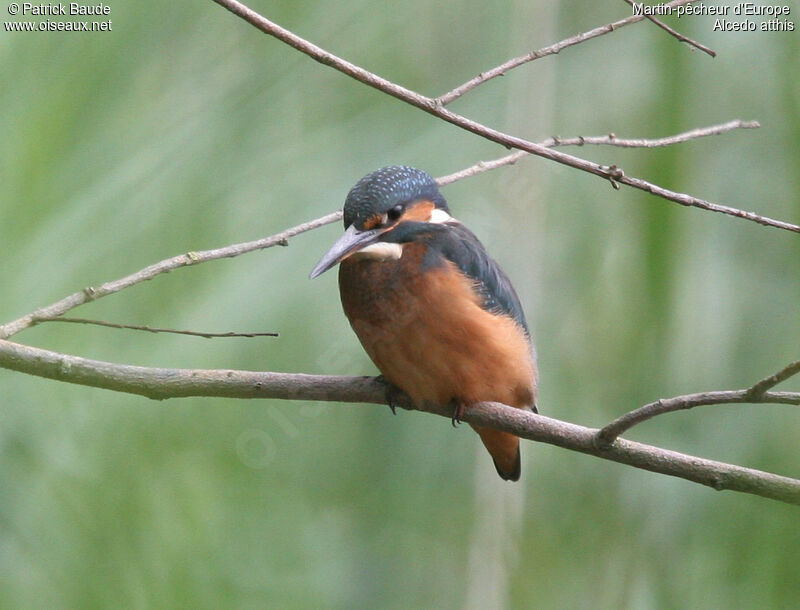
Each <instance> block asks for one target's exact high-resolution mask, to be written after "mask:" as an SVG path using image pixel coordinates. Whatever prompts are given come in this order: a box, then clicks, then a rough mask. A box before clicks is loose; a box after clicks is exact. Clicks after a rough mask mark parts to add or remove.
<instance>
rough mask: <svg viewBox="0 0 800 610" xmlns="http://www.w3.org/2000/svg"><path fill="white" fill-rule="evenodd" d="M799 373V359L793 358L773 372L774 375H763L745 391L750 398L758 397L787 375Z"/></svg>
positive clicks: (783, 379) (787, 376)
mask: <svg viewBox="0 0 800 610" xmlns="http://www.w3.org/2000/svg"><path fill="white" fill-rule="evenodd" d="M798 373H800V360H795V361H794V362H792V363H791V364H787V365H786V366H785V367H783V368H782V369H781V370H780V371H778V372H777V373H775V374H774V375H770V376H769V377H765V378H764V379H762V380H761V381H759V382H758V383H754V384H753V385H752V386H751V387H750V389H749V390H747V393H748V395H749V397H750V399H754V398H758V397H760V396H763V395H764V393H765V392H766V391H767V390H769V389H770V388H773V387H775V386H776V385H778V384H779V383H781V382H782V381H786V380H787V379H789V377H792V376H794V375H797V374H798Z"/></svg>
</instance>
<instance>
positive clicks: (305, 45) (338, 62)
mask: <svg viewBox="0 0 800 610" xmlns="http://www.w3.org/2000/svg"><path fill="white" fill-rule="evenodd" d="M679 1H680V2H681V3H687V2H689V1H694V0H679ZM214 2H216V3H217V4H219V5H221V6H223V7H225V8H226V9H228V10H229V11H231V12H232V13H234V14H235V15H238V16H239V17H241V18H242V19H244V20H245V21H247V22H248V23H250V24H251V25H253V26H254V27H256V28H258V29H259V30H261V31H262V32H264V33H265V34H269V35H270V36H274V37H275V38H277V39H278V40H281V41H282V42H284V43H286V44H288V45H289V46H291V47H293V48H295V49H297V50H298V51H301V52H302V53H305V54H306V55H308V56H309V57H311V58H312V59H314V60H316V61H318V62H320V63H322V64H324V65H326V66H330V67H332V68H334V69H336V70H338V71H340V72H342V73H344V74H347V75H348V76H350V77H352V78H354V79H356V80H358V81H359V82H362V83H364V84H366V85H369V86H370V87H374V88H375V89H378V90H380V91H383V92H384V93H388V94H389V95H391V96H393V97H396V98H398V99H400V100H402V101H404V102H406V103H408V104H410V105H412V106H415V107H417V108H419V109H421V110H424V111H425V112H427V113H428V114H431V115H433V116H435V117H438V118H440V119H442V120H444V121H447V122H448V123H451V124H453V125H456V126H457V127H460V128H461V129H464V130H466V131H469V132H471V133H474V134H476V135H478V136H480V137H482V138H485V139H487V140H490V141H492V142H496V143H498V144H501V145H503V146H506V147H507V148H516V149H519V150H524V151H527V152H529V153H531V154H534V155H537V156H539V157H543V158H545V159H550V160H551V161H556V162H557V163H561V164H563V165H567V166H569V167H574V168H575V169H579V170H581V171H584V172H588V173H590V174H594V175H596V176H600V177H601V178H604V179H606V180H608V181H609V182H610V183H611V184H612V185H617V184H626V185H628V186H632V187H634V188H637V189H640V190H643V191H646V192H648V193H651V194H653V195H656V196H658V197H661V198H663V199H667V200H669V201H673V202H675V203H679V204H681V205H684V206H688V207H696V208H700V209H703V210H708V211H712V212H719V213H721V214H727V215H729V216H735V217H737V218H743V219H745V220H750V221H753V222H756V223H758V224H761V225H764V226H770V227H776V228H779V229H784V230H787V231H793V232H795V233H800V226H798V225H795V224H792V223H789V222H784V221H780V220H774V219H772V218H768V217H766V216H761V215H759V214H755V213H754V212H747V211H744V210H739V209H737V208H732V207H729V206H725V205H720V204H717V203H712V202H710V201H706V200H704V199H699V198H697V197H692V196H691V195H686V194H684V193H677V192H675V191H671V190H669V189H666V188H663V187H661V186H658V185H656V184H652V183H650V182H647V181H646V180H642V179H641V178H634V177H632V176H626V175H625V172H623V171H622V170H621V169H620V168H617V167H616V166H614V165H611V166H608V165H600V164H598V163H593V162H591V161H587V160H586V159H581V158H579V157H574V156H572V155H568V154H566V153H562V152H560V151H557V150H553V149H552V148H547V147H546V146H542V145H541V144H536V143H534V142H529V141H528V140H524V139H522V138H518V137H515V136H511V135H509V134H507V133H503V132H501V131H498V130H496V129H492V128H490V127H487V126H485V125H482V124H481V123H477V122H476V121H473V120H471V119H468V118H466V117H464V116H462V115H459V114H456V113H454V112H451V111H450V110H448V109H447V108H444V107H443V106H442V105H441V104H439V103H437V101H436V100H434V99H432V98H430V97H426V96H424V95H421V94H419V93H417V92H415V91H411V90H410V89H406V88H405V87H401V86H400V85H397V84H395V83H393V82H391V81H388V80H386V79H385V78H382V77H380V76H378V75H376V74H373V73H372V72H369V71H367V70H364V69H363V68H360V67H359V66H356V65H355V64H352V63H350V62H349V61H345V60H344V59H341V58H339V57H337V56H336V55H333V54H332V53H330V52H328V51H325V50H324V49H322V48H320V47H318V46H316V45H315V44H313V43H311V42H309V41H307V40H305V39H303V38H301V37H299V36H297V35H296V34H294V33H293V32H290V31H289V30H287V29H285V28H282V27H280V26H279V25H277V24H275V23H273V22H272V21H270V20H269V19H266V18H265V17H263V16H261V15H259V14H258V13H256V12H255V11H253V10H251V9H249V8H248V7H246V6H245V5H243V4H242V3H241V2H237V1H236V0H214ZM672 4H675V3H672ZM642 18H643V17H642ZM0 336H2V335H0Z"/></svg>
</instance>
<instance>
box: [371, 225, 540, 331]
mask: <svg viewBox="0 0 800 610" xmlns="http://www.w3.org/2000/svg"><path fill="white" fill-rule="evenodd" d="M384 239H385V240H386V241H394V242H398V243H402V242H409V241H424V242H426V244H427V246H428V249H427V252H426V254H425V257H424V259H423V265H424V266H425V267H426V268H431V267H438V266H440V265H442V264H444V261H451V262H452V263H454V264H455V265H456V266H457V267H458V268H459V269H460V270H461V272H462V273H464V274H465V275H466V276H467V277H469V278H470V279H471V280H473V281H474V282H475V286H476V289H477V290H478V292H479V293H480V295H481V297H482V299H483V308H484V309H486V310H487V311H491V312H496V313H501V314H505V315H507V316H510V317H511V318H513V319H514V320H515V321H516V322H517V324H519V325H520V326H521V327H522V328H523V329H525V332H526V334H530V333H529V331H528V325H527V323H526V321H525V314H524V313H523V311H522V305H521V304H520V302H519V297H518V296H517V293H516V291H515V290H514V287H513V286H512V285H511V280H509V279H508V276H506V274H505V273H504V272H503V270H502V269H501V268H500V265H498V264H497V262H495V261H494V259H492V258H491V257H490V256H489V254H488V253H487V252H486V249H485V248H484V247H483V244H481V242H480V240H479V239H478V238H477V237H476V236H475V234H474V233H473V232H472V231H470V230H469V229H468V228H467V227H465V226H464V225H462V224H461V223H460V222H457V221H454V222H446V223H443V224H432V223H427V222H403V223H400V224H399V225H398V226H397V227H396V228H395V229H394V230H392V231H389V232H388V233H387V234H386V235H385V237H384Z"/></svg>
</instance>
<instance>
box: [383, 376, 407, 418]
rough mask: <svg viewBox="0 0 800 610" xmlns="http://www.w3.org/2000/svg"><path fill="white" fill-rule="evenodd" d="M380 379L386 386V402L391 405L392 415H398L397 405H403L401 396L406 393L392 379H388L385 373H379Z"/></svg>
mask: <svg viewBox="0 0 800 610" xmlns="http://www.w3.org/2000/svg"><path fill="white" fill-rule="evenodd" d="M378 381H380V382H381V383H382V384H383V385H384V386H386V391H385V396H386V404H388V405H389V409H391V411H392V415H397V407H402V404H401V400H400V398H401V396H403V395H404V392H403V391H402V390H401V389H400V388H398V387H397V386H396V385H394V384H393V383H391V382H390V381H387V379H386V377H384V376H383V375H378Z"/></svg>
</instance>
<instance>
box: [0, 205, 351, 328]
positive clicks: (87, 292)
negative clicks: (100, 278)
mask: <svg viewBox="0 0 800 610" xmlns="http://www.w3.org/2000/svg"><path fill="white" fill-rule="evenodd" d="M341 217H342V213H341V212H340V211H337V212H331V213H330V214H327V215H326V216H323V217H321V218H317V219H315V220H311V221H309V222H305V223H303V224H300V225H297V226H296V227H292V228H291V229H287V230H286V231H283V232H281V233H277V234H276V235H272V236H271V237H265V238H263V239H256V240H254V241H249V242H245V243H241V244H233V245H231V246H225V247H224V248H216V249H214V250H201V251H198V252H187V253H186V254H179V255H178V256H173V257H172V258H168V259H165V260H163V261H160V262H158V263H155V264H153V265H149V266H147V267H145V268H144V269H142V270H140V271H137V272H136V273H132V274H131V275H126V276H125V277H123V278H120V279H118V280H114V281H112V282H106V283H105V284H101V285H100V286H87V287H86V288H84V289H83V290H81V291H79V292H76V293H74V294H71V295H69V296H68V297H65V298H63V299H61V300H60V301H57V302H55V303H53V304H52V305H48V306H47V307H42V308H40V309H37V310H36V311H34V312H33V313H30V314H27V315H25V316H22V317H21V318H18V319H17V320H13V321H11V322H8V323H7V324H3V325H2V326H0V339H7V338H9V337H11V336H12V335H15V334H16V333H18V332H20V331H22V330H25V329H26V328H29V327H30V326H33V325H34V324H36V323H37V322H39V321H41V320H49V319H52V318H56V317H58V316H61V315H62V314H64V313H66V312H68V311H69V310H70V309H74V308H75V307H78V306H79V305H83V304H84V303H88V302H89V301H95V300H97V299H99V298H101V297H104V296H108V295H109V294H114V293H115V292H119V291H120V290H123V289H125V288H129V287H130V286H134V285H135V284H140V283H142V282H145V281H147V280H151V279H153V278H154V277H156V276H157V275H160V274H162V273H167V272H169V271H172V270H173V269H178V268H180V267H188V266H191V265H197V264H199V263H205V262H207V261H212V260H217V259H220V258H232V257H234V256H239V255H240V254H245V253H246V252H253V251H255V250H263V249H265V248H271V247H272V246H286V245H288V242H287V240H288V239H289V238H290V237H294V236H295V235H299V234H300V233H305V232H306V231H310V230H312V229H316V228H317V227H321V226H323V225H326V224H330V223H332V222H336V221H337V220H339V219H340V218H341Z"/></svg>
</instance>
